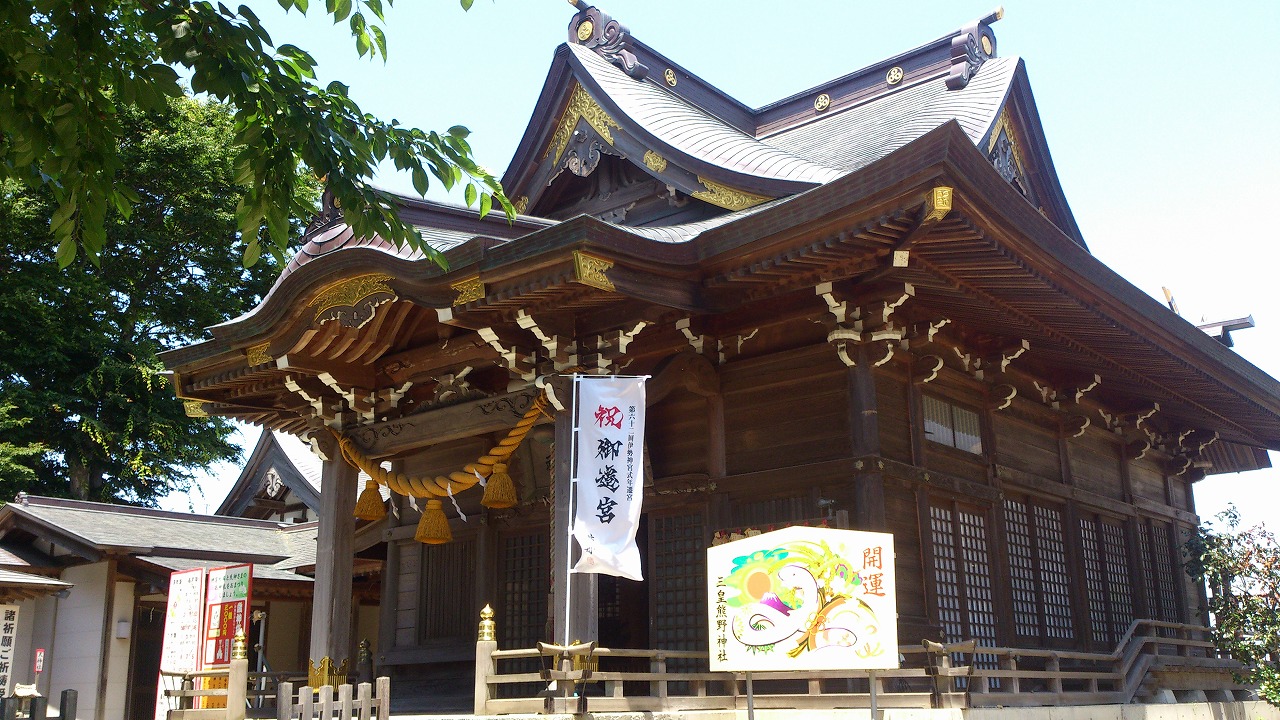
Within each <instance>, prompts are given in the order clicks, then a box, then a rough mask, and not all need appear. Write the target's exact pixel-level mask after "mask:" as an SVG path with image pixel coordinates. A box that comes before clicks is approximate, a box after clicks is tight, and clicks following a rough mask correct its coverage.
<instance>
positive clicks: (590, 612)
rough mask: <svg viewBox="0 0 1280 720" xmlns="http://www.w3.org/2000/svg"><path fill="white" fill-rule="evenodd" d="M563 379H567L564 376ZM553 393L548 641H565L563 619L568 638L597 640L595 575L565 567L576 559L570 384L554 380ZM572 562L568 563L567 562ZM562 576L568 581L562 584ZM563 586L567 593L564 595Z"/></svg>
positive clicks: (598, 626) (598, 631)
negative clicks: (558, 405) (559, 405)
mask: <svg viewBox="0 0 1280 720" xmlns="http://www.w3.org/2000/svg"><path fill="white" fill-rule="evenodd" d="M566 380H567V379H566ZM555 392H556V395H557V396H558V397H559V398H561V399H562V402H564V403H565V409H564V410H561V411H559V412H557V413H556V449H555V499H556V505H555V516H554V518H553V519H552V523H551V612H552V616H551V627H552V636H551V638H550V639H551V642H553V643H563V642H564V641H565V621H566V617H567V618H568V623H569V641H570V642H573V641H579V640H580V641H583V642H590V641H592V640H596V639H599V637H600V625H599V617H598V613H597V607H598V587H599V586H598V583H597V582H596V579H597V578H596V576H595V575H587V574H581V573H570V572H568V568H569V567H572V563H576V562H577V560H578V554H579V553H578V550H577V546H576V543H575V542H574V541H573V539H572V538H570V537H569V526H570V524H572V521H573V516H572V515H571V514H570V499H571V493H570V484H569V478H570V477H571V475H572V473H573V465H572V459H573V442H574V437H573V406H572V403H571V401H570V399H571V397H572V386H571V384H570V383H569V382H564V383H557V384H556V386H555ZM571 561H572V562H571ZM566 577H567V578H568V583H567V584H566V580H565V579H566ZM566 588H567V589H568V593H567V594H566Z"/></svg>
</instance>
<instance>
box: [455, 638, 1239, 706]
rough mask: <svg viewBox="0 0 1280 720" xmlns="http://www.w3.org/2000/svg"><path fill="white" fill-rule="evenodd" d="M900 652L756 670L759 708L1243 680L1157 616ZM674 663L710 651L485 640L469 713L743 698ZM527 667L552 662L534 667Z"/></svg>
mask: <svg viewBox="0 0 1280 720" xmlns="http://www.w3.org/2000/svg"><path fill="white" fill-rule="evenodd" d="M490 629H491V628H490ZM490 637H491V634H490ZM900 653H901V657H902V663H901V665H902V667H901V668H899V669H895V670H880V671H877V672H876V673H875V676H874V678H869V677H868V675H867V673H865V672H856V671H824V672H805V673H752V678H753V684H754V705H755V707H757V708H797V709H817V708H834V707H869V705H870V690H871V685H870V684H871V683H875V686H876V687H875V689H876V696H877V704H878V706H879V707H884V708H930V707H935V708H937V707H961V708H963V707H996V706H1005V707H1010V706H1042V705H1091V704H1110V703H1128V702H1132V701H1135V700H1138V701H1153V702H1170V701H1174V700H1180V699H1188V700H1203V699H1214V700H1230V699H1234V692H1235V691H1237V690H1244V689H1246V688H1245V686H1242V685H1239V684H1237V683H1236V682H1235V680H1234V679H1233V678H1232V676H1231V671H1232V670H1235V669H1238V668H1239V664H1238V663H1236V662H1235V661H1233V660H1230V659H1226V658H1220V657H1218V656H1217V653H1216V652H1215V651H1214V649H1213V644H1212V643H1211V642H1210V641H1209V640H1208V630H1207V629H1206V628H1203V627H1199V626H1195V625H1183V624H1179V623H1168V622H1159V621H1153V620H1138V621H1135V622H1133V623H1132V624H1131V625H1130V627H1129V628H1128V631H1127V632H1126V633H1125V635H1124V636H1123V638H1122V639H1121V641H1120V643H1119V644H1118V645H1117V646H1116V649H1115V650H1114V651H1113V652H1111V653H1090V652H1076V651H1064V650H1045V649H1028V648H1006V647H988V646H980V645H977V644H976V643H975V642H973V641H969V642H967V643H952V644H950V645H940V644H936V643H926V644H925V646H924V647H904V648H900ZM548 661H550V662H548ZM672 661H677V662H679V663H681V664H683V665H686V666H688V665H690V664H696V665H698V666H700V667H701V668H706V667H707V662H706V661H707V654H706V653H704V652H691V651H675V650H633V649H616V648H596V649H594V650H592V651H591V654H590V660H589V661H588V660H584V661H583V662H581V663H577V664H573V665H570V664H569V663H568V662H567V661H564V664H563V665H562V666H561V667H560V668H559V671H558V672H557V671H556V669H555V668H554V667H553V666H554V665H555V664H556V661H555V660H554V659H552V658H549V657H548V656H547V655H546V654H544V653H540V652H539V651H538V650H537V649H527V650H526V649H520V650H498V649H497V642H496V641H495V640H492V639H488V640H480V641H478V642H477V644H476V684H475V708H474V711H475V714H477V715H497V714H508V713H536V712H556V713H571V712H576V711H578V710H580V706H579V700H578V697H579V696H581V695H582V694H585V695H586V696H587V702H586V707H587V708H588V709H590V710H591V711H598V712H626V711H675V710H711V709H721V710H726V709H739V708H744V707H745V706H746V697H745V687H744V685H743V677H742V676H741V675H738V674H734V673H713V672H709V671H706V670H705V669H703V670H696V669H695V670H691V671H683V672H682V671H670V670H668V663H670V662H672ZM534 664H541V665H542V666H543V667H544V668H548V670H544V671H541V672H531V671H529V670H528V668H529V667H530V666H532V665H534ZM512 666H516V667H515V668H513V667H512ZM645 666H647V668H646V667H645ZM549 679H554V680H556V682H557V687H556V688H555V690H554V691H549V690H547V689H546V688H548V684H549ZM566 685H567V686H566Z"/></svg>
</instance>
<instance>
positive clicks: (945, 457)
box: [924, 441, 987, 485]
mask: <svg viewBox="0 0 1280 720" xmlns="http://www.w3.org/2000/svg"><path fill="white" fill-rule="evenodd" d="M924 463H925V467H927V468H929V469H930V470H937V471H938V472H941V473H946V474H947V475H953V476H955V477H958V478H964V479H965V480H971V481H973V482H977V483H982V484H984V485H985V484H986V482H987V461H986V456H984V455H975V454H973V453H970V452H966V451H964V450H956V449H955V448H949V447H946V446H945V445H939V444H938V443H935V442H929V441H925V444H924Z"/></svg>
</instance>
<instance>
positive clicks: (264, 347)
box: [244, 341, 275, 367]
mask: <svg viewBox="0 0 1280 720" xmlns="http://www.w3.org/2000/svg"><path fill="white" fill-rule="evenodd" d="M244 357H245V361H247V362H248V363H249V367H258V366H259V365H269V364H271V363H274V362H275V358H273V357H271V342H270V341H267V342H264V343H258V344H257V345H250V346H249V347H247V348H245V350H244Z"/></svg>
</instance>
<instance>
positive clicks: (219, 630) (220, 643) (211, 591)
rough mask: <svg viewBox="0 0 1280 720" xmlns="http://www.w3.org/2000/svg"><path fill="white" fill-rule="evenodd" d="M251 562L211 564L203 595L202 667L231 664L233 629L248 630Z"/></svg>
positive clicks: (251, 577) (238, 631)
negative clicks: (242, 563) (217, 566)
mask: <svg viewBox="0 0 1280 720" xmlns="http://www.w3.org/2000/svg"><path fill="white" fill-rule="evenodd" d="M252 585H253V565H247V564H246V565H228V566H227V567H219V568H210V569H209V576H208V580H207V581H206V583H205V596H204V608H205V619H204V649H203V655H202V656H201V658H200V665H201V668H202V669H205V670H208V669H210V668H222V667H227V666H229V665H230V664H231V642H232V640H234V639H235V636H236V633H244V634H245V635H248V634H249V600H250V592H251V590H252Z"/></svg>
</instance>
